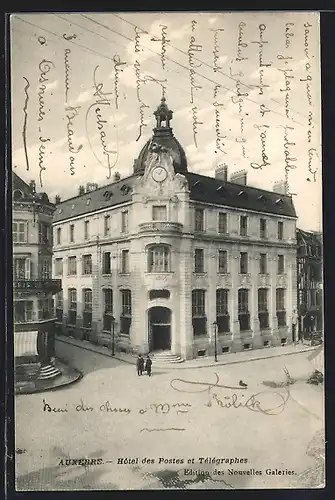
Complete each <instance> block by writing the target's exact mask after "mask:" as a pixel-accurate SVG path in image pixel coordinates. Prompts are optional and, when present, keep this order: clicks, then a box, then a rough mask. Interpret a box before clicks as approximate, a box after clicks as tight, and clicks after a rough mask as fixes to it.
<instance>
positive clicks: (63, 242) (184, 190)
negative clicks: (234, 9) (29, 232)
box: [53, 99, 297, 359]
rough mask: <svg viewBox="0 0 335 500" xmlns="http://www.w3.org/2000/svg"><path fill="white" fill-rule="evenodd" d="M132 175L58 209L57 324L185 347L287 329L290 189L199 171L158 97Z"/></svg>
mask: <svg viewBox="0 0 335 500" xmlns="http://www.w3.org/2000/svg"><path fill="white" fill-rule="evenodd" d="M154 115H155V117H156V122H157V123H156V127H155V128H154V130H153V136H152V138H151V140H149V141H148V142H147V143H146V144H145V145H144V147H143V148H142V151H141V152H140V154H139V157H138V158H137V160H135V162H134V171H133V175H131V176H130V177H128V178H126V179H121V180H119V181H118V182H114V183H113V184H110V185H108V186H104V187H101V188H97V187H96V186H95V187H94V188H93V189H89V190H87V192H85V193H84V194H82V192H81V194H80V195H79V196H77V197H74V198H71V199H69V200H65V201H64V202H62V203H60V204H59V205H58V206H57V209H56V211H55V215H54V262H53V272H54V277H55V278H59V279H61V278H62V280H63V291H62V293H60V294H58V296H57V298H56V314H57V324H58V326H57V328H58V331H59V333H62V334H64V335H72V336H74V337H76V338H78V339H83V340H87V341H89V342H93V343H99V344H102V345H110V342H111V335H112V334H113V332H114V335H113V336H114V339H115V343H116V349H118V350H124V351H133V352H142V353H146V352H152V351H157V350H167V351H172V353H174V354H177V355H179V356H181V357H182V358H185V359H190V358H195V357H197V356H202V355H210V354H213V353H214V350H215V346H216V350H217V352H218V353H221V352H236V351H241V350H243V349H257V348H261V347H265V346H270V345H281V344H285V343H288V342H290V341H291V340H292V334H291V318H292V311H293V310H294V309H295V308H296V307H297V298H296V295H297V269H296V266H297V260H296V213H295V209H294V206H293V203H292V199H291V197H290V196H288V195H285V194H284V192H283V184H280V185H279V184H278V185H277V186H276V191H277V192H270V191H264V190H261V189H256V188H253V187H251V186H248V185H247V174H246V172H245V171H240V172H237V173H235V174H233V175H232V176H231V178H230V181H229V182H228V179H227V176H228V172H227V167H226V166H222V167H218V168H217V169H216V172H215V177H206V176H203V175H199V174H196V173H193V172H191V171H190V170H189V168H188V165H187V158H186V155H185V152H184V150H183V148H182V146H181V145H180V144H179V142H178V141H177V139H176V138H175V137H174V135H173V132H172V128H171V127H170V120H171V119H172V111H170V110H169V109H168V107H167V105H166V103H165V100H164V99H162V102H161V104H160V106H159V107H158V109H157V111H156V112H155V113H154Z"/></svg>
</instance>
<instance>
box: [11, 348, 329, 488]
mask: <svg viewBox="0 0 335 500" xmlns="http://www.w3.org/2000/svg"><path fill="white" fill-rule="evenodd" d="M68 348H69V349H73V351H74V354H73V359H74V363H73V364H74V366H75V367H76V368H77V369H79V370H80V371H82V372H83V374H84V376H83V378H82V379H81V380H80V381H79V382H77V383H75V384H73V385H70V386H68V387H67V388H62V389H59V390H57V391H52V392H45V393H39V394H30V395H19V396H17V397H16V471H17V489H18V490H78V489H79V490H80V489H83V490H94V489H111V490H113V489H121V490H126V489H131V490H137V489H162V488H178V489H199V488H202V489H214V488H217V489H226V488H227V489H232V488H308V487H322V484H323V473H324V472H323V470H324V451H323V444H322V441H323V427H324V425H323V386H314V385H310V384H307V383H306V380H307V378H308V377H309V375H310V374H311V373H312V371H313V368H312V366H311V364H310V362H309V361H308V360H307V353H299V354H294V355H290V356H282V357H278V358H272V359H265V360H260V361H252V362H249V363H244V364H243V363H239V364H232V365H225V366H217V367H208V368H200V369H193V368H192V369H189V370H188V369H187V370H185V369H173V370H169V368H168V366H167V367H166V368H161V369H159V370H158V369H156V371H155V369H154V370H153V376H152V377H151V378H149V377H148V376H146V375H143V376H141V377H140V376H138V375H137V373H136V368H135V366H133V365H130V364H125V363H122V362H120V361H118V360H115V359H111V358H108V357H105V356H102V355H100V354H94V353H92V352H89V351H84V350H82V349H78V348H73V347H71V346H68ZM287 377H289V378H290V379H291V382H293V383H291V384H290V385H288V384H287V380H288V379H287ZM240 381H243V382H244V383H245V384H247V387H242V386H241V385H240V384H239V382H240ZM242 385H243V384H242ZM227 386H228V387H229V388H228V387H227Z"/></svg>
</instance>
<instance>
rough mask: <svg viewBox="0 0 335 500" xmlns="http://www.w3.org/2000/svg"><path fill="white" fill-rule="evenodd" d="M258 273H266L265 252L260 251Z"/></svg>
mask: <svg viewBox="0 0 335 500" xmlns="http://www.w3.org/2000/svg"><path fill="white" fill-rule="evenodd" d="M259 273H260V274H266V273H267V259H266V253H261V254H260V259H259Z"/></svg>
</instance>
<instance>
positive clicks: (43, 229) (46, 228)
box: [38, 222, 51, 244]
mask: <svg viewBox="0 0 335 500" xmlns="http://www.w3.org/2000/svg"><path fill="white" fill-rule="evenodd" d="M38 242H39V243H40V244H43V243H47V244H48V243H49V244H50V243H51V225H50V224H46V223H45V222H39V223H38Z"/></svg>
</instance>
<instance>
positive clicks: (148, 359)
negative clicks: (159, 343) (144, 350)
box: [145, 354, 152, 377]
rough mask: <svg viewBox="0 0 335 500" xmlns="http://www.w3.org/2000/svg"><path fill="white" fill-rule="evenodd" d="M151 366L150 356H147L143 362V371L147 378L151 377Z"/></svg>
mask: <svg viewBox="0 0 335 500" xmlns="http://www.w3.org/2000/svg"><path fill="white" fill-rule="evenodd" d="M151 365H152V361H151V359H150V356H149V354H148V356H147V360H146V362H145V371H146V372H147V374H148V375H149V377H151Z"/></svg>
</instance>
